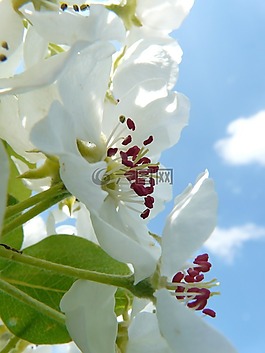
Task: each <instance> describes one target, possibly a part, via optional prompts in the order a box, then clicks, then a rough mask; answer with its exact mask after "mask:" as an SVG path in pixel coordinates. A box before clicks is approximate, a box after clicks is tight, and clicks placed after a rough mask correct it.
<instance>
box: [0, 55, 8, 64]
mask: <svg viewBox="0 0 265 353" xmlns="http://www.w3.org/2000/svg"><path fill="white" fill-rule="evenodd" d="M6 60H7V57H6V56H5V55H4V54H0V61H1V62H4V61H6Z"/></svg>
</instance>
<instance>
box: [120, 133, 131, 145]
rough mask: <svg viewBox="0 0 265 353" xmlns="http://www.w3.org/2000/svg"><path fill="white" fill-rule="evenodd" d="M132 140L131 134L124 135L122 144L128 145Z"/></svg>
mask: <svg viewBox="0 0 265 353" xmlns="http://www.w3.org/2000/svg"><path fill="white" fill-rule="evenodd" d="M131 142H132V136H131V135H128V136H127V137H125V139H124V140H123V141H122V143H121V144H122V145H124V146H127V145H129V143H131Z"/></svg>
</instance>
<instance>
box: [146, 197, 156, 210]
mask: <svg viewBox="0 0 265 353" xmlns="http://www.w3.org/2000/svg"><path fill="white" fill-rule="evenodd" d="M154 201H155V199H154V198H153V197H152V196H150V195H148V196H146V197H145V198H144V204H145V206H146V207H148V208H153V207H154Z"/></svg>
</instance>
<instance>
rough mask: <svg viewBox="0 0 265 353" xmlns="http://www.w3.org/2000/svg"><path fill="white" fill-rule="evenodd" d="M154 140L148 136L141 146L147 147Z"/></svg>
mask: <svg viewBox="0 0 265 353" xmlns="http://www.w3.org/2000/svg"><path fill="white" fill-rule="evenodd" d="M153 140H154V138H153V136H149V137H148V139H146V140H144V142H143V144H144V145H145V146H147V145H149V144H150V143H151V142H153Z"/></svg>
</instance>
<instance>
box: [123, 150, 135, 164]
mask: <svg viewBox="0 0 265 353" xmlns="http://www.w3.org/2000/svg"><path fill="white" fill-rule="evenodd" d="M120 156H121V161H122V164H123V165H125V166H126V167H133V162H132V161H129V160H128V155H127V153H126V152H123V151H120Z"/></svg>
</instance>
